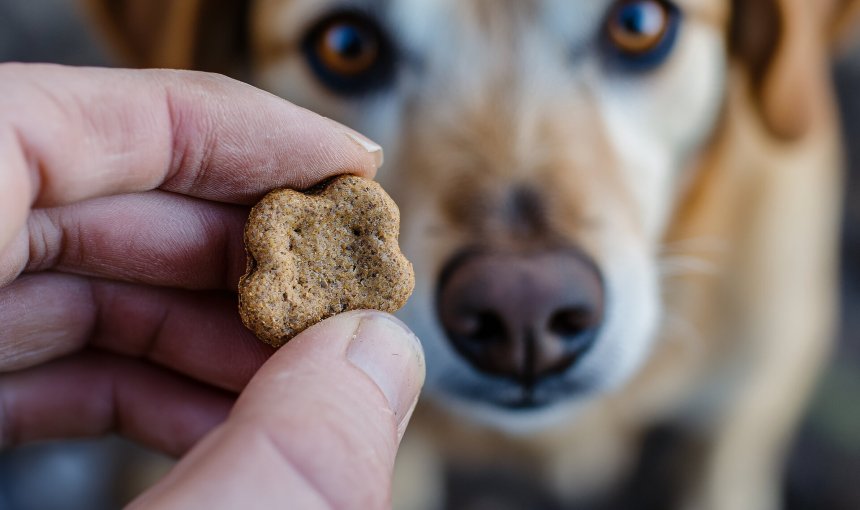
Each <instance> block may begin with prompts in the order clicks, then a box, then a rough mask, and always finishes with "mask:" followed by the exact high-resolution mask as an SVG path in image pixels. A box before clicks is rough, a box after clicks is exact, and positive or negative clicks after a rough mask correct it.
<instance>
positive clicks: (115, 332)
mask: <svg viewBox="0 0 860 510" xmlns="http://www.w3.org/2000/svg"><path fill="white" fill-rule="evenodd" d="M132 99H133V100H132ZM0 112H2V113H0V168H3V172H2V173H0V190H2V191H0V218H2V222H0V323H2V324H3V328H2V330H0V447H9V446H13V445H18V444H23V443H26V442H29V441H35V440H40V439H46V438H62V437H78V436H89V435H100V434H104V433H106V432H109V431H117V432H119V433H122V434H124V435H126V436H128V437H131V438H133V439H136V440H138V441H140V442H142V443H144V444H146V445H148V446H151V447H155V448H159V449H161V450H163V451H166V452H168V453H171V454H174V455H184V454H186V453H187V455H186V456H185V457H184V458H183V460H182V461H180V463H179V465H178V467H177V468H176V469H175V470H174V471H173V472H172V473H171V474H170V475H168V477H167V478H166V479H165V480H164V481H163V482H162V483H160V484H159V485H157V486H156V487H155V488H153V489H152V490H151V491H150V492H148V493H147V494H146V495H144V496H143V498H142V499H140V500H139V501H137V502H136V503H135V504H134V506H135V507H137V508H149V507H157V508H172V507H179V506H182V507H186V508H187V507H205V508H219V507H223V508H235V507H237V506H238V502H239V501H247V498H248V497H249V496H248V495H249V494H253V495H254V498H255V501H256V502H257V503H258V504H259V505H260V506H264V507H275V506H283V505H285V504H287V502H289V503H291V504H293V503H296V502H298V503H301V504H300V505H299V506H300V507H302V508H384V507H385V506H386V505H388V504H389V503H388V501H389V499H390V484H391V479H390V478H391V470H392V466H393V462H394V454H395V452H396V450H397V446H398V444H399V440H400V437H402V434H403V431H404V429H405V426H406V423H407V421H408V418H409V416H410V414H411V410H412V408H413V407H414V405H415V401H416V399H417V395H418V392H419V390H420V388H421V385H422V383H423V380H424V365H423V354H422V351H421V347H420V345H419V344H418V342H417V340H416V339H415V337H414V336H413V335H412V334H411V333H410V332H409V331H408V330H407V329H406V328H405V326H403V325H402V324H401V323H399V322H396V320H394V319H393V318H391V317H390V316H387V315H385V314H381V313H379V312H353V313H350V314H342V315H339V316H336V317H333V318H332V319H329V320H328V321H325V322H324V323H321V324H318V325H317V326H315V327H313V328H311V329H309V330H307V331H306V332H304V333H303V334H301V335H299V336H297V337H296V338H295V339H294V341H293V342H292V343H291V344H290V346H289V347H288V348H285V349H282V350H281V351H279V352H278V353H277V354H276V355H274V356H272V349H270V348H268V347H266V346H264V345H263V344H262V343H260V342H259V341H257V340H256V339H254V337H253V335H252V334H251V333H250V332H248V331H247V330H245V329H244V328H243V327H242V325H241V322H240V320H239V317H238V314H237V313H236V312H235V309H236V308H235V307H236V296H235V294H233V293H232V289H235V287H236V284H237V282H238V278H239V276H240V274H241V273H242V270H243V266H244V252H243V249H242V242H241V239H242V227H243V223H244V219H245V217H246V216H247V209H246V206H247V205H249V204H251V203H254V202H255V201H257V200H259V198H260V197H261V196H262V195H263V194H264V193H265V192H266V191H268V190H270V189H273V188H278V187H291V188H298V189H303V188H307V187H309V186H312V185H314V184H315V183H317V182H318V181H320V180H323V179H325V178H327V177H330V176H332V175H336V174H339V173H353V174H356V175H360V176H364V177H372V176H373V175H374V173H375V170H376V168H377V166H378V165H379V163H380V161H381V159H380V158H381V151H380V150H379V148H378V146H375V145H374V144H373V143H372V142H369V141H367V140H366V139H364V138H362V137H360V136H359V135H357V134H356V133H354V132H353V131H351V130H349V129H347V128H345V127H343V126H341V125H339V124H337V123H334V122H332V121H329V120H327V119H323V118H322V117H319V116H317V115H315V114H312V113H310V112H308V111H306V110H302V109H300V108H298V107H295V106H293V105H291V104H289V103H287V102H285V101H282V100H280V99H278V98H276V97H274V96H271V95H269V94H266V93H263V92H261V91H259V90H256V89H254V88H252V87H250V86H247V85H242V84H240V83H238V82H234V81H232V80H228V79H226V78H223V77H216V76H212V75H207V74H202V73H189V72H172V71H144V72H140V71H126V70H97V69H71V68H63V67H57V66H41V65H38V66H36V65H20V64H3V65H0ZM261 367H262V368H261ZM258 370H259V372H258ZM255 374H256V375H255ZM246 386H247V388H246ZM239 392H241V396H240V397H239V399H238V402H237V403H236V405H235V407H233V404H234V401H236V394H237V393H239ZM231 408H232V410H231ZM207 434H208V435H207ZM204 437H205V439H203V441H200V439H201V438H204ZM198 442H199V443H198ZM195 445H196V446H195ZM189 450H190V452H189ZM356 459H360V461H361V463H362V466H363V469H360V470H356V469H354V466H355V462H357V460H356ZM239 466H241V467H239ZM204 488H205V490H203V489H204ZM344 494H347V495H352V496H353V497H351V499H349V500H346V499H344V496H343V495H344Z"/></svg>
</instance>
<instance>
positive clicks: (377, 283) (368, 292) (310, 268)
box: [239, 176, 415, 347]
mask: <svg viewBox="0 0 860 510" xmlns="http://www.w3.org/2000/svg"><path fill="white" fill-rule="evenodd" d="M399 223H400V212H399V211H398V209H397V205H395V203H394V201H393V200H391V198H390V197H389V196H388V195H387V194H386V193H385V192H384V191H383V190H382V187H381V186H379V184H377V183H375V182H373V181H369V180H367V179H362V178H360V177H354V176H341V177H337V178H335V179H333V180H331V181H329V182H328V183H326V184H323V185H322V186H319V187H317V188H315V189H312V190H310V191H308V192H306V193H300V192H298V191H293V190H289V189H281V190H276V191H273V192H271V193H269V194H268V195H266V196H265V197H264V198H263V200H262V201H260V203H258V204H257V205H256V206H254V208H253V209H252V210H251V215H250V217H249V218H248V223H247V224H246V226H245V250H246V252H247V254H248V267H247V271H246V273H245V275H244V276H242V278H241V279H240V280H239V314H240V315H241V316H242V321H243V322H244V323H245V326H246V327H248V329H250V330H251V331H253V332H254V333H255V334H256V335H257V337H258V338H260V340H262V341H264V342H266V343H268V344H271V345H273V346H275V347H280V346H281V345H283V344H285V343H286V342H287V341H288V340H289V339H290V338H292V337H294V336H295V335H297V334H298V333H299V332H301V331H302V330H304V329H306V328H308V327H310V326H312V325H313V324H316V323H317V322H319V321H321V320H323V319H325V318H327V317H331V316H332V315H335V314H338V313H340V312H344V311H347V310H357V309H364V308H370V309H376V310H382V311H385V312H394V311H396V310H398V309H399V308H400V307H402V306H403V305H404V304H405V303H406V300H407V299H408V298H409V295H410V294H411V293H412V289H413V287H414V285H415V276H414V274H413V271H412V264H411V263H410V262H409V261H408V260H406V257H404V256H403V254H402V253H400V248H399V247H398V245H397V236H398V229H399Z"/></svg>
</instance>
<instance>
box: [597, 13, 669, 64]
mask: <svg viewBox="0 0 860 510" xmlns="http://www.w3.org/2000/svg"><path fill="white" fill-rule="evenodd" d="M670 21H671V13H670V12H669V8H668V6H667V5H666V4H665V3H663V2H658V1H656V0H628V1H624V2H622V3H621V4H620V5H618V6H617V7H616V8H615V10H614V11H613V13H612V14H611V15H610V17H609V23H608V25H607V33H608V34H609V39H610V41H611V42H612V44H614V45H615V46H616V47H617V48H618V49H619V50H620V51H623V52H625V53H630V54H643V53H648V52H650V51H652V50H654V49H655V48H657V47H658V46H659V45H660V42H661V41H663V38H664V36H665V35H666V32H667V30H668V28H669V26H670Z"/></svg>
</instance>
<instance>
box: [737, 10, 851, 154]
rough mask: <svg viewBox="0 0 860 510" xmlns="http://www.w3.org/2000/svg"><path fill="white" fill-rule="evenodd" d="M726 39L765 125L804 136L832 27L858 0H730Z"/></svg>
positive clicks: (838, 26)
mask: <svg viewBox="0 0 860 510" xmlns="http://www.w3.org/2000/svg"><path fill="white" fill-rule="evenodd" d="M732 9H733V14H732V23H731V34H730V37H729V44H730V47H731V51H732V54H733V55H734V56H735V57H736V58H738V59H739V60H740V61H741V62H743V63H744V65H745V66H746V68H747V71H748V75H749V78H750V80H751V86H752V88H753V94H754V96H755V100H756V102H757V103H758V106H759V108H760V111H761V114H762V118H763V119H764V122H765V125H766V126H767V128H768V129H769V130H770V131H771V133H772V134H773V135H774V136H776V137H778V138H782V139H796V138H799V137H801V136H803V135H804V134H805V133H806V132H807V130H808V129H809V127H810V124H811V123H812V119H813V117H814V116H815V109H816V108H817V107H818V106H817V104H816V97H817V95H820V94H822V91H821V80H820V75H821V73H827V72H829V71H828V65H829V61H830V49H831V47H832V44H831V43H832V42H833V41H834V39H835V38H836V37H837V34H836V30H839V31H841V32H844V31H846V30H847V29H848V27H849V26H850V25H851V23H850V22H849V21H848V20H849V18H850V17H851V16H853V15H855V14H858V11H860V0H814V1H812V0H733V1H732Z"/></svg>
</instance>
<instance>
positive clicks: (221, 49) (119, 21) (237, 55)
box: [86, 0, 248, 77]
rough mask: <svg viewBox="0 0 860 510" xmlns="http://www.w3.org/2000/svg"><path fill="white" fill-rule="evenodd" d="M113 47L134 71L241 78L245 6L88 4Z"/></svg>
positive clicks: (210, 0) (131, 0)
mask: <svg viewBox="0 0 860 510" xmlns="http://www.w3.org/2000/svg"><path fill="white" fill-rule="evenodd" d="M86 3H87V6H88V8H89V10H90V12H91V13H92V14H93V17H94V18H95V20H96V22H97V23H98V24H99V25H100V26H101V28H102V30H103V31H104V32H105V34H106V35H107V36H108V38H109V39H108V40H109V42H110V44H111V45H112V46H113V47H114V49H115V50H116V51H117V52H118V53H119V55H120V57H121V58H123V60H124V62H123V63H124V64H127V65H132V66H135V67H168V68H177V69H200V70H206V71H213V72H219V73H223V74H227V75H231V76H235V77H243V76H244V75H245V74H246V72H247V62H248V58H247V43H248V37H247V33H248V15H247V7H246V5H245V4H246V3H247V2H246V1H243V0H86Z"/></svg>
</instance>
